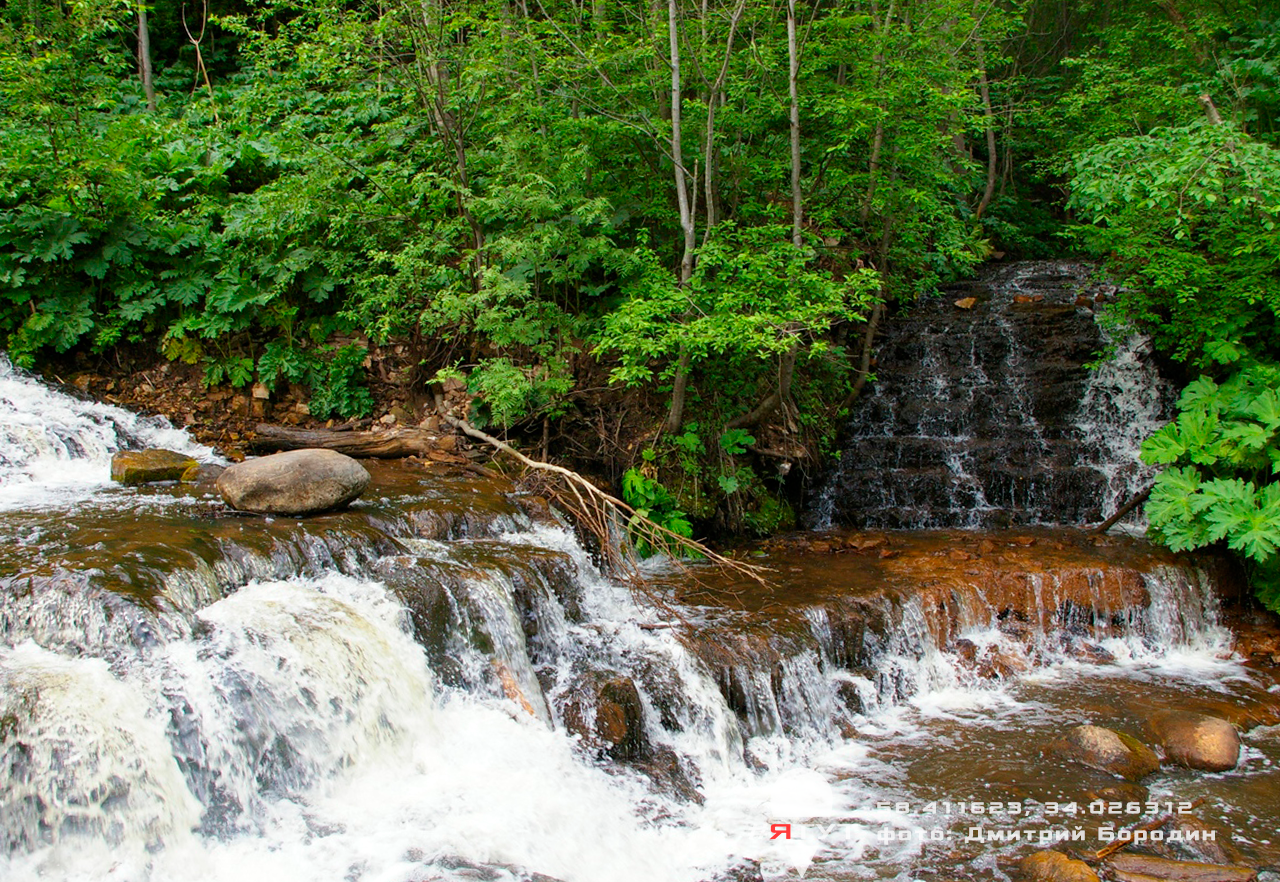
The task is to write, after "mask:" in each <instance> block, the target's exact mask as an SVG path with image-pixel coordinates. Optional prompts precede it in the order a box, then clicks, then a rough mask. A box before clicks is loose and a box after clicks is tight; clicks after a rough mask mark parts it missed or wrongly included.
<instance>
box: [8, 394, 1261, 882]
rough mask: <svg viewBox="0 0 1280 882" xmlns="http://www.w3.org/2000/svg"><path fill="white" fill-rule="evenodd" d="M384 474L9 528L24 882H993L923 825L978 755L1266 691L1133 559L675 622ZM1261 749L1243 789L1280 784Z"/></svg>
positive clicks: (786, 595)
mask: <svg viewBox="0 0 1280 882" xmlns="http://www.w3.org/2000/svg"><path fill="white" fill-rule="evenodd" d="M21 382H22V383H23V384H32V383H34V381H31V380H28V379H23V380H22V381H21ZM50 401H51V402H52V404H50V407H51V408H53V410H54V413H55V414H58V416H57V420H59V421H61V422H64V423H69V422H71V421H72V418H75V419H79V418H80V416H78V411H77V408H79V407H81V406H83V407H84V408H85V409H86V411H87V412H89V413H92V412H93V410H92V408H94V407H95V406H93V405H89V404H83V405H82V404H81V403H79V402H73V401H71V400H70V399H67V400H65V401H64V400H62V399H61V398H57V397H56V396H54V397H51V399H50ZM69 401H71V403H68V402H69ZM63 409H66V410H68V411H69V413H70V416H66V415H62V414H63V413H64V410H63ZM38 413H39V412H38V410H36V412H35V415H37V416H38ZM84 419H85V420H86V422H85V423H84V424H83V429H82V430H78V431H84V432H85V433H86V434H87V435H89V436H90V437H96V435H97V432H98V431H99V428H100V426H99V424H98V423H95V422H94V421H93V420H92V419H89V418H88V417H84ZM73 436H74V433H73ZM2 443H8V442H2ZM116 443H121V442H116ZM180 443H181V442H177V443H175V442H174V441H172V440H171V441H169V444H170V446H180ZM76 445H80V448H81V449H86V450H87V449H89V445H88V444H87V443H86V442H83V441H80V440H78V436H74V437H73V440H70V441H68V442H67V448H66V449H68V450H74V449H76ZM104 449H105V448H104ZM0 453H4V454H6V455H7V454H8V453H9V451H3V452H0ZM95 468H101V466H100V465H99V466H95ZM371 469H372V470H373V471H374V473H375V486H374V488H373V490H372V491H371V492H370V493H369V494H368V495H367V499H366V500H363V501H361V502H359V503H357V504H356V506H355V507H354V508H353V509H352V510H350V511H348V512H343V513H336V514H330V515H324V516H320V517H315V518H310V519H307V520H303V521H299V520H293V519H287V518H275V519H261V518H250V517H242V516H234V515H229V514H228V513H227V512H226V511H225V510H224V509H223V507H222V505H221V503H220V502H218V501H217V500H216V499H213V498H212V497H210V496H208V495H207V494H206V492H205V490H204V489H202V488H200V487H195V488H193V489H189V490H183V489H181V488H173V487H170V488H161V489H158V490H154V491H147V490H127V491H124V490H105V489H104V490H100V491H99V492H98V493H96V494H93V495H89V494H87V492H82V491H78V495H77V496H76V497H74V498H70V497H66V498H63V499H61V501H60V502H59V503H58V505H59V506H60V507H59V508H57V509H56V510H54V511H53V512H51V511H50V508H49V503H48V501H43V502H41V503H40V504H38V505H36V504H31V505H29V506H28V507H25V508H22V507H15V508H14V509H13V510H11V511H9V512H7V513H6V515H5V516H4V517H3V518H0V549H2V550H0V777H2V778H3V779H4V781H5V784H6V786H5V787H4V789H3V791H0V843H2V845H0V849H2V850H3V854H0V877H3V878H5V879H14V880H35V879H57V880H71V879H125V880H139V882H142V880H147V882H154V880H164V879H184V880H185V879H209V880H240V879H244V878H253V879H258V878H271V879H281V880H291V879H298V880H302V879H306V880H314V879H332V878H346V879H352V880H356V879H359V880H375V879H377V880H384V879H385V880H396V882H399V880H406V882H407V880H447V882H459V880H464V879H477V878H481V879H493V880H530V882H532V880H542V882H546V880H548V879H561V880H564V882H606V880H608V882H614V880H644V882H700V880H710V879H720V880H728V879H740V880H749V879H758V878H761V877H763V878H765V879H769V880H774V879H783V878H796V876H797V875H798V874H801V873H804V872H805V871H806V870H808V869H809V868H810V867H811V866H812V865H814V864H816V865H819V866H820V867H821V877H822V878H827V879H836V880H845V879H849V880H852V879H866V878H876V877H880V878H894V877H899V876H900V875H901V874H902V873H904V872H908V873H910V872H915V871H916V870H922V871H927V870H928V869H929V868H930V867H941V866H953V865H954V866H960V867H961V869H960V870H957V871H956V872H957V873H958V874H959V875H961V876H966V877H969V878H984V877H985V878H992V871H991V867H990V866H989V864H990V860H991V852H990V851H982V852H981V853H978V854H975V855H969V856H960V857H957V856H956V854H957V853H954V852H950V851H949V852H947V853H945V854H939V853H937V852H931V851H930V850H929V849H928V848H925V847H923V846H922V845H921V842H922V841H923V840H922V839H921V838H920V837H916V838H912V836H915V833H916V832H919V831H925V832H935V831H936V832H942V833H949V830H948V829H944V828H943V827H938V826H937V825H936V824H935V823H934V821H930V820H928V819H924V818H922V817H921V816H920V815H919V814H918V813H917V812H915V811H914V810H913V809H911V808H910V807H908V808H902V807H901V806H899V805H898V804H897V803H898V802H900V801H902V800H903V799H907V798H911V799H913V800H914V798H915V797H916V796H920V797H923V796H927V795H928V794H929V792H930V787H931V786H933V785H932V783H931V782H936V781H940V780H943V779H944V778H946V781H947V783H946V786H947V787H948V788H949V790H948V792H947V795H948V796H951V797H960V796H978V795H981V794H982V792H983V790H982V788H984V787H987V786H989V785H990V784H991V781H992V780H996V778H998V776H999V775H1002V774H1004V775H1007V774H1008V773H1007V772H1006V771H1005V770H1004V766H1002V765H1000V762H1002V761H1003V760H1001V761H996V760H987V759H983V760H981V761H978V760H975V757H976V756H978V754H975V753H973V751H975V750H978V749H979V748H983V747H984V746H985V745H986V744H987V743H988V742H990V743H993V744H995V743H1003V741H1002V739H1005V740H1007V739H1008V738H1010V737H1013V735H1011V733H1016V734H1017V737H1019V738H1021V739H1022V741H1026V740H1027V738H1026V733H1027V732H1028V731H1033V730H1034V731H1042V732H1046V733H1051V732H1052V731H1054V730H1053V727H1054V725H1055V724H1056V723H1057V720H1056V718H1055V716H1054V714H1055V713H1057V712H1058V711H1054V710H1052V708H1055V707H1056V708H1066V710H1063V711H1061V712H1062V713H1065V714H1067V715H1071V714H1076V713H1083V712H1084V711H1083V710H1080V709H1079V708H1080V705H1079V701H1080V698H1079V696H1080V694H1081V693H1082V690H1081V689H1080V688H1078V687H1079V685H1080V684H1083V683H1087V684H1090V685H1089V687H1088V690H1084V691H1090V690H1091V691H1090V694H1094V693H1098V694H1104V695H1106V696H1112V695H1113V694H1114V695H1115V696H1120V695H1124V694H1128V693H1129V692H1131V691H1133V688H1134V686H1133V684H1134V683H1139V684H1143V685H1142V686H1141V688H1142V689H1144V690H1147V691H1149V692H1152V694H1156V693H1159V690H1161V689H1165V690H1166V691H1169V692H1170V694H1174V695H1177V696H1180V698H1179V699H1178V700H1182V701H1186V700H1195V699H1196V696H1197V695H1198V694H1199V693H1198V692H1197V690H1200V691H1201V692H1203V690H1204V689H1206V688H1207V686H1206V683H1207V682H1208V681H1207V680H1206V677H1205V674H1204V672H1205V671H1209V672H1211V673H1212V675H1213V676H1214V677H1215V678H1218V679H1221V677H1222V676H1223V674H1224V672H1227V673H1228V674H1229V675H1230V676H1233V677H1237V678H1239V683H1238V684H1237V685H1236V686H1234V687H1233V688H1234V689H1236V692H1237V693H1239V694H1241V695H1243V694H1248V695H1252V696H1254V697H1255V698H1256V697H1257V695H1258V693H1259V690H1258V689H1257V687H1256V686H1254V685H1252V684H1251V682H1250V681H1249V679H1248V677H1247V676H1246V675H1245V674H1244V673H1243V672H1242V671H1241V669H1239V668H1238V667H1233V666H1232V664H1231V663H1230V662H1226V661H1222V660H1219V659H1218V656H1220V655H1222V654H1223V653H1224V651H1225V649H1226V642H1225V641H1226V635H1225V632H1224V631H1223V630H1222V628H1221V626H1220V624H1219V623H1218V619H1217V610H1216V605H1215V603H1214V602H1213V599H1212V597H1213V595H1212V592H1211V591H1210V590H1209V586H1208V584H1207V577H1206V576H1204V575H1203V574H1201V573H1199V572H1198V571H1197V570H1195V569H1194V568H1191V567H1189V566H1188V565H1186V564H1185V563H1184V562H1180V561H1178V560H1177V559H1175V558H1172V557H1170V556H1167V555H1161V554H1159V553H1156V552H1153V551H1150V550H1147V549H1145V548H1143V547H1141V546H1139V545H1138V544H1137V543H1134V542H1132V541H1131V540H1115V542H1114V543H1113V544H1109V545H1104V546H1102V547H1099V548H1094V547H1093V546H1092V545H1090V544H1089V543H1088V542H1086V541H1084V540H1078V541H1073V542H1072V543H1063V542H1060V541H1059V540H1058V539H1056V538H1050V537H1047V536H1041V537H1036V536H1024V537H1014V539H1010V540H1008V541H1005V540H1003V539H999V538H998V537H997V539H996V540H985V539H983V540H979V538H977V537H974V536H969V537H967V538H962V537H961V536H959V535H942V536H941V537H934V538H932V539H923V538H916V539H911V540H907V539H897V538H894V539H892V540H891V543H892V544H893V547H892V548H891V547H888V546H886V545H885V544H884V543H883V541H881V540H878V539H874V540H872V541H870V542H868V543H867V544H866V547H867V548H869V549H871V550H870V551H868V552H864V551H856V552H855V551H853V550H851V553H847V554H845V553H841V554H839V555H836V554H834V553H833V554H830V555H826V556H823V555H818V554H811V553H809V554H799V555H789V554H787V553H785V552H783V551H778V550H774V551H771V552H770V553H769V557H768V558H766V559H765V562H766V563H768V564H770V565H772V566H773V567H774V568H775V571H776V576H775V583H774V585H773V586H772V587H771V588H768V589H766V588H763V587H761V586H758V585H739V584H736V583H734V582H733V580H732V579H726V577H725V576H724V575H723V574H714V573H701V574H700V577H699V580H698V581H697V582H696V583H695V582H694V581H692V580H691V579H690V578H689V577H688V576H686V575H682V574H681V573H680V572H677V571H671V572H665V573H663V572H655V573H654V582H653V590H654V591H656V592H658V593H659V596H662V597H663V598H664V602H665V603H666V607H665V609H659V608H656V607H654V606H651V605H650V604H648V603H647V602H646V601H644V600H643V599H637V597H636V596H635V595H633V593H632V592H631V590H629V589H628V588H627V587H626V586H625V585H623V584H620V583H618V582H616V581H614V580H611V579H609V578H607V577H606V576H605V575H603V574H602V573H601V572H600V571H599V570H598V569H597V568H596V566H595V564H594V563H593V561H592V559H591V557H590V555H589V554H588V553H587V552H586V551H585V550H584V549H583V547H582V546H581V544H580V543H579V542H578V541H577V539H576V538H575V536H574V535H573V533H572V532H571V531H570V530H569V529H567V528H566V527H565V526H564V525H562V524H560V523H558V522H557V521H555V520H554V518H553V517H548V516H547V515H546V513H545V509H542V508H540V507H539V505H537V504H534V503H533V501H529V504H525V503H526V501H525V500H524V499H523V498H522V497H521V496H520V495H519V494H517V493H515V492H514V491H513V490H512V488H510V487H503V486H501V485H491V484H484V483H477V482H476V481H475V479H473V478H470V477H466V478H463V477H459V476H455V475H447V474H445V475H442V474H438V473H432V472H429V471H427V470H424V469H421V468H420V467H412V466H407V465H405V466H371ZM24 480H25V481H26V483H27V484H29V485H30V488H31V489H32V490H33V491H36V490H39V488H40V487H41V483H40V477H39V475H30V476H28V477H27V478H25V479H24ZM94 480H101V479H100V478H97V479H94ZM153 494H159V495H158V496H155V495H153ZM31 498H32V499H34V498H37V497H36V496H35V495H34V494H33V496H32V497H31ZM155 499H160V500H163V502H164V504H162V505H159V504H152V501H153V500H155ZM983 543H987V544H988V545H989V546H990V547H987V546H986V545H983ZM1036 543H1039V544H1036ZM1059 546H1061V547H1059ZM854 548H862V546H858V545H856V543H855V545H854V546H851V549H854ZM877 548H878V549H880V551H881V552H883V553H882V554H876V553H875V550H876V549H877ZM670 610H675V611H676V612H678V613H679V616H680V617H681V620H678V621H672V620H671V619H670V618H666V617H665V616H667V614H668V612H669V611H670ZM1175 610H1176V612H1175ZM1023 674H1026V675H1027V676H1025V677H1024V676H1022V675H1023ZM1058 683H1065V684H1069V685H1070V686H1071V687H1072V688H1071V689H1065V688H1063V689H1059V688H1058V686H1057V684H1058ZM1111 683H1114V684H1116V687H1115V688H1114V689H1112V688H1111V687H1110V686H1108V684H1111ZM1098 684H1101V685H1098ZM1170 684H1173V685H1172V686H1171V685H1170ZM1144 694H1145V693H1144ZM1159 694H1160V695H1163V694H1164V693H1159ZM1188 695H1190V696H1191V697H1190V698H1188V697H1187V696H1188ZM1261 695H1262V696H1263V697H1265V695H1266V693H1265V692H1262V693H1261ZM1119 700H1120V699H1119V698H1115V701H1114V702H1112V698H1106V699H1105V701H1103V699H1096V701H1097V702H1102V703H1101V704H1098V705H1097V706H1098V707H1102V708H1103V710H1101V711H1099V710H1097V709H1096V708H1095V709H1094V710H1092V711H1089V712H1090V713H1113V714H1116V715H1119V714H1121V713H1122V711H1121V710H1117V709H1115V708H1113V706H1112V705H1113V704H1115V702H1119ZM1153 700H1154V699H1153ZM1161 700H1165V699H1161ZM1072 702H1075V704H1072ZM1106 702H1112V704H1107V703H1106ZM1116 707H1119V705H1116ZM948 726H951V727H955V726H959V727H961V729H962V732H961V734H960V735H956V734H955V733H954V732H950V731H949V730H948V729H947V728H946V727H948ZM1022 741H1020V742H1018V743H1017V745H1015V747H1013V748H1009V750H1008V751H1006V752H1007V753H1008V754H1009V755H1010V756H1015V755H1016V756H1017V757H1019V759H1020V761H1024V762H1025V761H1027V745H1026V744H1024V743H1022ZM940 749H941V750H942V751H943V752H960V753H962V755H961V756H958V757H957V758H956V761H955V762H954V763H953V764H952V765H949V766H947V767H946V768H945V769H942V770H938V769H936V768H933V767H932V766H930V765H929V764H930V763H931V762H932V761H933V760H932V759H931V758H932V757H935V756H936V755H937V754H938V753H939V750H940ZM1250 750H1252V751H1254V753H1252V754H1250V756H1251V757H1252V759H1251V760H1250V762H1251V763H1252V765H1251V766H1248V767H1247V768H1245V769H1244V770H1243V771H1242V772H1241V775H1242V776H1243V778H1242V780H1253V779H1254V777H1256V776H1257V775H1259V774H1265V767H1264V766H1263V765H1262V764H1263V762H1264V761H1266V762H1270V761H1271V760H1272V758H1275V759H1276V760H1277V761H1280V750H1278V749H1277V748H1276V745H1275V744H1274V743H1273V741H1266V740H1262V741H1258V742H1256V744H1255V746H1253V747H1251V748H1250ZM964 751H968V753H964ZM1001 756H1003V754H1001ZM1030 761H1031V762H1034V758H1033V759H1031V760H1030ZM980 764H982V765H983V768H984V769H986V765H985V764H994V765H993V766H992V768H993V769H994V770H991V769H986V771H988V772H990V774H989V775H988V776H987V780H985V781H984V780H982V779H981V778H980V777H975V768H976V767H977V766H978V765H980ZM964 775H967V776H968V777H964ZM946 776H950V777H949V778H947V777H946ZM992 776H996V778H993V777H992ZM1059 777H1061V775H1059ZM1001 786H1003V785H1001ZM1045 786H1048V785H1045ZM1054 786H1059V784H1058V783H1057V782H1055V783H1054ZM1161 786H1164V785H1161ZM1170 786H1172V785H1170ZM1020 793H1021V795H1020V796H1019V798H1024V799H1028V800H1030V799H1039V798H1042V797H1043V792H1042V791H1041V790H1035V789H1034V788H1032V789H1031V790H1027V791H1025V792H1020ZM1010 798H1012V797H1010ZM886 801H888V802H887V803H886V804H885V805H882V806H877V804H878V803H884V802H886ZM1245 804H1246V805H1248V803H1245ZM1252 811H1253V812H1254V814H1261V815H1262V816H1263V817H1265V816H1266V813H1265V811H1262V812H1259V811H1258V810H1257V809H1256V807H1255V808H1253V809H1252ZM951 820H952V821H958V819H954V818H953V819H951ZM970 820H971V819H970ZM780 824H785V825H787V826H788V829H789V830H790V831H791V833H790V838H785V837H783V836H781V835H780V834H778V833H777V830H776V827H777V825H780ZM931 825H932V826H931ZM886 831H891V832H892V833H893V836H891V837H890V836H886ZM904 831H905V833H907V834H908V836H907V839H905V840H904V839H902V838H901V836H900V834H901V833H903V832H904ZM1251 835H1253V834H1251ZM1258 838H1260V837H1259V836H1257V835H1254V839H1258ZM957 861H958V862H959V863H956V862H957ZM913 868H914V869H913ZM815 872H816V871H815ZM539 874H541V875H539Z"/></svg>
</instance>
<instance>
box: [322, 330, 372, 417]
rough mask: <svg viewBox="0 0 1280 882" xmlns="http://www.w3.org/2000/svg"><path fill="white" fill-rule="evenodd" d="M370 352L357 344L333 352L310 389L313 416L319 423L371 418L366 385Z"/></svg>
mask: <svg viewBox="0 0 1280 882" xmlns="http://www.w3.org/2000/svg"><path fill="white" fill-rule="evenodd" d="M367 354H368V353H367V350H366V349H365V348H364V347H363V346H357V345H355V344H354V343H352V344H349V345H347V346H343V347H341V348H340V349H337V350H334V351H333V352H332V355H331V356H330V357H329V359H328V360H327V361H326V362H324V366H323V368H322V369H320V370H318V371H317V373H316V377H315V379H314V381H313V385H312V387H311V402H310V405H309V406H310V408H311V415H312V416H314V417H316V418H317V419H322V420H324V419H328V418H329V417H331V416H340V417H345V418H347V419H351V418H352V417H362V416H368V415H369V412H370V411H372V410H373V396H372V395H371V394H370V393H369V390H368V389H367V388H366V387H365V385H364V360H365V356H366V355H367Z"/></svg>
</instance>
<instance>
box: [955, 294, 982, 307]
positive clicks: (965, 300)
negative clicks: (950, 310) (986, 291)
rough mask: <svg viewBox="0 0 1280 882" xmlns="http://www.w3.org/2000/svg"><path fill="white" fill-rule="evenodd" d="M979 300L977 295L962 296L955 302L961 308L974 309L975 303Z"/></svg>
mask: <svg viewBox="0 0 1280 882" xmlns="http://www.w3.org/2000/svg"><path fill="white" fill-rule="evenodd" d="M977 302H978V298H977V297H961V298H960V299H959V300H957V301H955V304H956V306H958V307H960V308H961V309H973V305H974V304H975V303H977Z"/></svg>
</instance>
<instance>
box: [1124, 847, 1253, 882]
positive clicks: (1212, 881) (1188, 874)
mask: <svg viewBox="0 0 1280 882" xmlns="http://www.w3.org/2000/svg"><path fill="white" fill-rule="evenodd" d="M1105 866H1106V867H1107V869H1108V870H1110V875H1112V876H1113V877H1114V878H1116V879H1118V880H1124V879H1137V877H1139V876H1145V877H1146V878H1148V879H1164V880H1170V882H1253V880H1254V879H1256V878H1258V871H1257V870H1253V869H1250V868H1249V867H1232V866H1227V865H1224V864H1203V863H1199V862H1196V861H1173V860H1169V859H1168V858H1161V857H1149V856H1147V855H1141V854H1116V855H1113V856H1111V857H1109V858H1107V861H1106V864H1105Z"/></svg>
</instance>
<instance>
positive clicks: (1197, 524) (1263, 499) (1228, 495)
mask: <svg viewBox="0 0 1280 882" xmlns="http://www.w3.org/2000/svg"><path fill="white" fill-rule="evenodd" d="M1142 458H1143V460H1144V461H1146V462H1147V463H1149V464H1153V465H1164V466H1168V468H1166V469H1165V470H1164V471H1163V472H1161V473H1160V475H1159V476H1158V477H1157V478H1156V481H1155V485H1154V487H1153V488H1152V491H1151V498H1150V499H1149V501H1148V502H1147V507H1146V511H1147V518H1148V520H1149V522H1150V532H1151V534H1152V536H1153V537H1154V538H1156V539H1158V540H1159V541H1161V542H1164V543H1165V544H1166V545H1168V546H1169V547H1170V548H1173V549H1174V550H1175V551H1186V550H1190V549H1194V548H1202V547H1204V546H1206V545H1211V544H1213V543H1216V542H1225V543H1226V545H1227V547H1228V548H1230V549H1232V550H1234V551H1236V552H1239V553H1240V555H1241V556H1242V557H1244V558H1245V559H1246V560H1247V561H1249V562H1250V565H1251V577H1252V582H1253V585H1254V588H1255V591H1256V593H1257V594H1258V596H1259V597H1260V598H1261V599H1262V600H1263V602H1264V603H1266V604H1267V606H1268V607H1269V608H1271V609H1273V610H1276V611H1277V612H1280V578H1278V577H1280V566H1278V565H1277V562H1278V558H1277V555H1276V551H1277V548H1278V547H1280V366H1276V365H1274V364H1261V363H1250V364H1247V365H1245V366H1243V367H1242V368H1241V369H1240V370H1238V371H1237V372H1236V373H1234V374H1233V375H1232V376H1231V377H1230V378H1228V379H1227V380H1226V381H1225V382H1223V383H1222V384H1221V385H1219V384H1218V383H1216V382H1215V381H1213V380H1212V379H1210V378H1209V377H1203V376H1202V377H1200V378H1199V379H1198V380H1196V381H1195V382H1194V383H1192V384H1190V385H1189V386H1187V388H1186V389H1185V390H1184V391H1183V393H1182V398H1181V399H1180V401H1179V414H1178V418H1177V419H1176V420H1175V421H1174V422H1172V423H1170V424H1169V425H1167V426H1165V427H1164V428H1163V429H1161V430H1160V431H1158V432H1156V433H1155V434H1154V435H1153V436H1151V437H1150V438H1149V439H1147V441H1146V442H1144V443H1143V446H1142Z"/></svg>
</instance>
